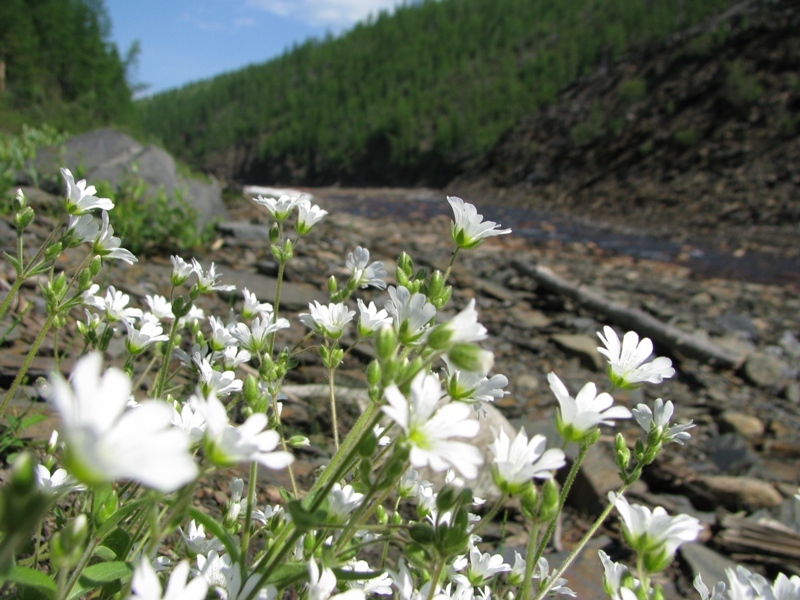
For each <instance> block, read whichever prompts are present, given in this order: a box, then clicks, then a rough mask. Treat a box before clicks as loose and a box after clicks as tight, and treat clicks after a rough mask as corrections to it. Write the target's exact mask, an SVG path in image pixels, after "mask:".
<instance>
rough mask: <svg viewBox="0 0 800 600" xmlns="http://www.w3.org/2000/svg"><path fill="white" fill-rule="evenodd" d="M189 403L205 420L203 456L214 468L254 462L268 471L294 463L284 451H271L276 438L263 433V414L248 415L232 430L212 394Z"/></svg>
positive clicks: (218, 402)
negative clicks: (204, 452) (191, 403)
mask: <svg viewBox="0 0 800 600" xmlns="http://www.w3.org/2000/svg"><path fill="white" fill-rule="evenodd" d="M193 403H194V405H195V410H198V411H200V412H201V413H202V414H203V415H204V416H205V419H206V443H205V446H206V456H207V457H208V458H209V460H211V461H212V462H213V463H214V464H216V465H217V466H220V467H230V466H233V465H235V464H237V463H240V462H251V461H255V462H258V463H260V464H262V465H264V466H265V467H267V468H269V469H283V468H285V467H287V466H289V465H290V464H291V463H292V462H293V461H294V457H293V456H292V455H291V454H289V453H288V452H282V451H278V452H275V451H274V450H275V448H276V447H277V446H278V443H279V442H280V436H279V435H278V432H276V431H274V430H272V429H267V430H266V431H265V430H264V428H265V427H266V426H267V421H268V419H267V415H265V414H264V413H255V414H253V415H250V417H248V418H247V420H246V421H245V422H244V424H242V425H239V426H238V427H233V426H232V425H231V424H230V423H229V422H228V415H227V413H226V412H225V407H224V406H223V405H222V403H221V402H220V401H219V400H217V397H216V395H214V394H213V393H212V394H210V395H209V396H208V398H207V399H205V400H204V399H203V398H200V397H198V396H195V397H194V398H193Z"/></svg>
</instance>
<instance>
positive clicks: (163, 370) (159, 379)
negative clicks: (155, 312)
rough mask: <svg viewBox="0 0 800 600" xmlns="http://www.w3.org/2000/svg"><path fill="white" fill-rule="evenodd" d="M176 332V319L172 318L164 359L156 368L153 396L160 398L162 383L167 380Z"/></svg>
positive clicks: (162, 389) (162, 388)
mask: <svg viewBox="0 0 800 600" xmlns="http://www.w3.org/2000/svg"><path fill="white" fill-rule="evenodd" d="M177 332H178V319H173V321H172V325H171V326H170V328H169V339H168V340H167V347H166V348H165V349H164V359H163V360H162V362H161V366H160V367H159V368H158V374H157V375H156V381H155V383H154V384H153V397H154V398H161V393H162V392H163V391H164V385H165V384H166V382H167V371H169V363H170V359H171V358H172V349H173V348H174V347H175V337H176V334H177Z"/></svg>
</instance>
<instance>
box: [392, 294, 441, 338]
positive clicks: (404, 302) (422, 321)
mask: <svg viewBox="0 0 800 600" xmlns="http://www.w3.org/2000/svg"><path fill="white" fill-rule="evenodd" d="M385 307H386V312H388V313H389V315H390V316H391V317H392V320H393V321H394V327H395V329H396V330H397V336H398V338H399V339H400V342H402V343H403V344H405V345H409V344H414V343H418V342H424V341H425V338H424V336H425V335H426V334H427V330H428V324H429V323H430V321H431V320H432V319H433V317H435V316H436V307H435V306H434V305H433V304H431V303H430V302H428V299H427V298H426V297H425V294H420V293H416V294H412V293H411V292H410V291H408V288H404V287H399V288H396V287H394V286H391V287H390V288H389V300H387V301H386V305H385Z"/></svg>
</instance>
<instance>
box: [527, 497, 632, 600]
mask: <svg viewBox="0 0 800 600" xmlns="http://www.w3.org/2000/svg"><path fill="white" fill-rule="evenodd" d="M632 483H633V481H631V482H629V483H625V484H623V485H622V486H621V487H620V488H619V489H618V490H617V496H622V495H623V494H624V493H625V492H626V491H627V490H628V488H629V487H630V486H631V484H632ZM613 509H614V504H613V503H609V504H608V506H606V507H605V509H603V512H602V513H600V516H599V517H597V520H596V521H595V522H594V524H593V525H592V526H591V527H590V528H589V530H588V531H587V532H586V533H585V534H584V535H583V537H582V538H581V541H580V542H578V545H577V546H575V547H574V548H573V549H572V550H571V551H570V553H569V555H567V558H566V559H564V562H563V563H562V564H561V566H560V567H558V569H556V570H555V571H553V574H552V575H551V576H550V578H549V579H548V580H547V584H546V585H545V586H544V588H543V589H542V590H541V591H540V592H539V595H538V596H536V600H541V599H542V598H544V597H545V595H546V594H547V592H548V591H549V590H550V587H551V586H552V584H553V583H554V582H555V581H556V580H557V579H558V578H559V577H561V576H562V575H563V574H564V572H565V571H566V570H567V569H568V568H569V566H570V565H571V564H572V563H573V562H574V561H575V559H576V558H577V557H578V555H579V554H580V553H581V551H582V550H583V548H584V546H586V544H587V543H589V540H590V539H592V537H594V534H595V533H597V530H598V529H600V526H601V525H602V524H603V522H604V521H605V520H606V519H607V518H608V515H610V514H611V511H612V510H613Z"/></svg>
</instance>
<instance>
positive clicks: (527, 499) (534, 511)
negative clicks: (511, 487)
mask: <svg viewBox="0 0 800 600" xmlns="http://www.w3.org/2000/svg"><path fill="white" fill-rule="evenodd" d="M519 500H520V506H521V508H522V514H523V515H525V518H526V519H528V520H529V521H532V522H536V521H538V519H539V511H538V504H539V494H538V493H537V491H536V486H534V485H529V486H528V487H527V488H526V489H525V490H523V492H522V494H521V495H520V498H519Z"/></svg>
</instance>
